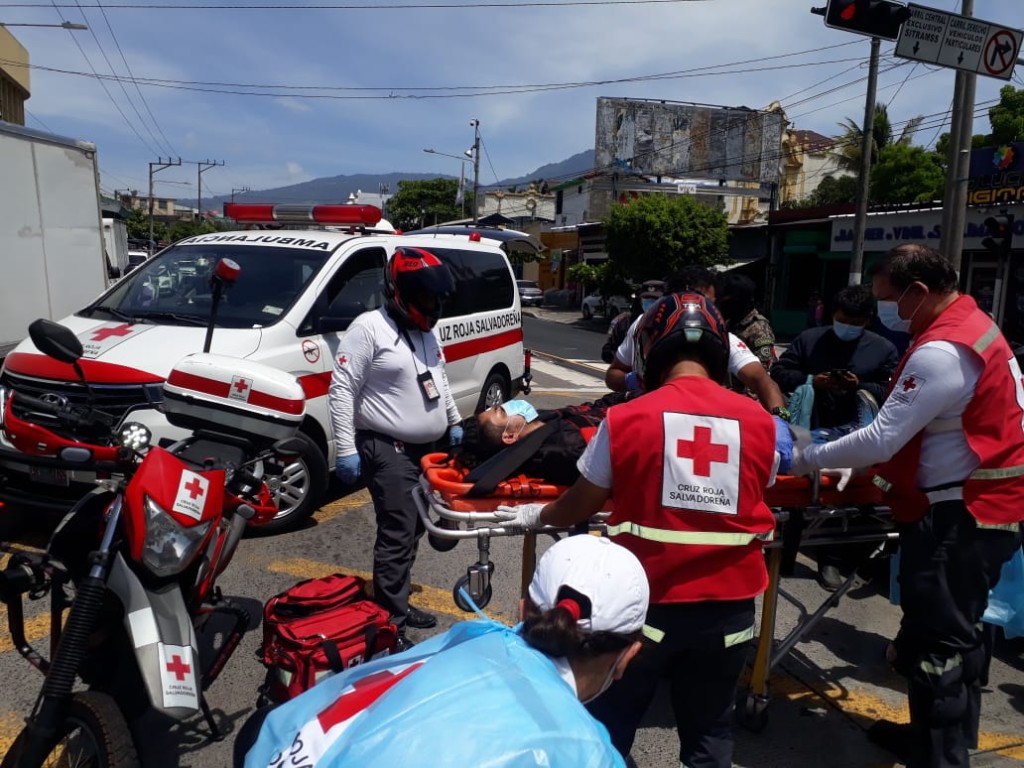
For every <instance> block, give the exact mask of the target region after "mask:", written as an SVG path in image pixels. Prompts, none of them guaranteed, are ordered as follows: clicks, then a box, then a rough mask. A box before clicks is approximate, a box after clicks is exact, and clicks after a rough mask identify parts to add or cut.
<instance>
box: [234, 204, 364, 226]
mask: <svg viewBox="0 0 1024 768" xmlns="http://www.w3.org/2000/svg"><path fill="white" fill-rule="evenodd" d="M224 216H225V217H226V218H229V219H234V220H235V221H237V222H239V223H244V224H273V223H277V224H311V223H312V224H340V225H343V226H357V227H358V226H363V227H372V226H374V225H375V224H377V223H378V222H379V221H380V219H381V212H380V208H378V207H377V206H375V205H273V204H270V203H267V204H261V203H224Z"/></svg>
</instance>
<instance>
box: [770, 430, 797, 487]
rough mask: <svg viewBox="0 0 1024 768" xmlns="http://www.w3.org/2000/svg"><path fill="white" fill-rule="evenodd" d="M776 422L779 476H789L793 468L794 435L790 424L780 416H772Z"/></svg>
mask: <svg viewBox="0 0 1024 768" xmlns="http://www.w3.org/2000/svg"><path fill="white" fill-rule="evenodd" d="M772 419H773V420H774V421H775V450H776V451H778V453H779V474H782V475H785V474H789V470H790V468H791V467H792V466H793V433H792V432H790V431H789V423H788V422H787V421H786V420H785V419H783V418H780V417H779V416H772Z"/></svg>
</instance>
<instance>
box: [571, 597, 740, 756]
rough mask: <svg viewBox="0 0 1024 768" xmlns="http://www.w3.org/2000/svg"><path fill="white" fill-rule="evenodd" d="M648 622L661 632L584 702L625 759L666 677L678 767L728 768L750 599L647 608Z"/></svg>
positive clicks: (673, 604) (669, 604)
mask: <svg viewBox="0 0 1024 768" xmlns="http://www.w3.org/2000/svg"><path fill="white" fill-rule="evenodd" d="M647 624H648V626H650V627H653V628H655V629H657V630H660V631H662V632H664V637H663V638H662V639H661V641H660V642H653V641H651V640H648V639H645V640H644V647H643V649H642V650H641V651H640V653H639V654H638V655H637V657H636V658H635V659H634V660H633V662H632V663H631V664H630V665H629V666H628V667H627V668H626V672H625V674H624V675H623V676H622V679H621V680H619V681H617V682H616V683H614V684H613V685H612V686H611V688H609V689H608V691H607V692H606V693H605V694H604V695H603V696H600V697H599V698H597V699H596V700H595V701H593V702H592V703H591V704H589V705H588V706H587V709H588V710H590V714H591V715H593V716H594V717H595V718H596V719H597V720H599V721H600V722H601V723H603V724H604V726H605V727H606V728H607V729H608V732H609V734H610V735H611V739H612V744H614V745H615V748H616V749H617V750H619V752H620V753H621V754H622V756H623V757H624V758H625V757H627V756H628V755H629V751H630V750H631V749H632V747H633V739H634V737H635V736H636V730H637V728H638V727H639V725H640V721H641V719H642V718H643V716H644V713H645V712H646V711H647V708H648V707H649V706H650V703H651V700H652V699H653V698H654V694H655V692H656V690H657V687H658V683H659V681H661V680H668V681H669V685H670V691H671V699H672V709H673V711H674V713H675V718H676V730H677V732H678V733H679V762H680V763H681V764H682V765H683V766H685V768H731V766H732V752H733V738H732V717H733V709H734V708H735V703H736V686H737V684H738V683H739V678H740V674H741V673H742V672H743V668H744V667H745V666H746V663H747V648H748V645H749V642H750V639H751V637H753V627H754V601H753V600H737V601H723V602H704V603H666V604H660V605H652V606H651V607H650V610H649V611H648V613H647Z"/></svg>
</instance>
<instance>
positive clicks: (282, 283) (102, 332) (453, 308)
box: [0, 204, 529, 530]
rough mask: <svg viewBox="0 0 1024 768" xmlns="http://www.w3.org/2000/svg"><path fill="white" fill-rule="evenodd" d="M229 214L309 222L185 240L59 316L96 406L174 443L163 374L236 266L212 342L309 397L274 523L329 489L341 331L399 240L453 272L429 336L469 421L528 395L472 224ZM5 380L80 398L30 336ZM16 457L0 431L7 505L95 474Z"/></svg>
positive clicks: (510, 283)
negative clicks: (452, 229)
mask: <svg viewBox="0 0 1024 768" xmlns="http://www.w3.org/2000/svg"><path fill="white" fill-rule="evenodd" d="M225 213H226V215H228V216H229V217H230V218H233V219H235V220H236V221H239V222H242V221H245V222H250V223H253V222H264V223H265V224H267V225H271V226H278V227H281V226H282V225H284V224H287V223H297V222H304V223H305V226H306V227H312V228H307V229H304V230H301V231H297V230H292V229H283V228H278V229H276V230H268V229H249V230H244V231H234V232H218V233H214V234H206V235H197V236H195V237H190V238H188V239H185V240H182V241H180V242H178V243H175V244H174V245H172V246H171V247H169V248H167V249H165V250H164V251H162V252H161V253H159V254H157V255H156V256H154V257H153V258H151V259H148V260H147V261H146V262H145V263H144V264H142V265H140V266H139V267H138V268H137V269H135V270H134V271H132V272H131V273H129V274H128V275H127V277H125V278H124V279H123V280H121V281H120V282H119V283H117V285H115V286H114V287H113V288H112V289H110V290H108V291H107V292H106V293H104V294H103V295H101V296H100V297H99V298H98V299H97V300H95V301H94V302H93V303H92V304H90V305H89V306H87V307H85V308H84V309H82V310H81V311H79V312H76V313H75V314H74V315H72V316H70V317H67V318H65V319H64V320H62V321H61V322H62V324H64V325H66V326H68V327H69V328H70V329H71V330H73V331H74V332H75V333H76V334H77V335H78V337H79V338H80V339H81V341H82V344H83V347H84V349H85V357H84V358H83V359H82V360H81V366H82V368H83V370H84V373H85V378H86V379H87V380H88V382H89V385H90V389H91V390H92V397H93V398H94V401H95V402H96V403H97V404H98V405H99V406H100V407H101V408H103V409H105V410H107V411H109V412H110V413H112V414H116V415H117V416H119V417H124V418H125V419H128V420H131V421H138V422H142V423H144V424H146V425H147V426H149V427H150V428H151V429H152V431H153V434H154V436H155V437H158V438H159V437H176V436H179V435H180V433H179V432H177V431H176V430H175V428H174V427H172V426H170V425H169V424H168V423H167V421H166V420H165V418H164V416H163V413H162V412H161V408H160V403H161V383H162V382H163V380H164V378H165V377H166V376H167V375H168V373H169V372H170V370H171V367H172V366H173V365H174V364H175V363H176V362H177V361H178V360H180V359H181V358H182V357H184V356H185V355H188V354H191V353H193V352H201V351H202V349H203V342H204V337H205V334H206V326H207V323H208V318H209V314H210V306H211V289H210V280H209V275H210V270H211V269H213V267H214V265H215V264H216V263H217V261H218V260H219V259H221V258H224V257H227V258H230V259H233V260H234V261H236V262H237V263H238V264H239V265H240V267H241V274H240V276H239V278H238V280H237V282H236V283H235V284H234V286H233V287H231V288H230V290H228V291H227V292H226V294H225V298H224V299H223V300H222V302H221V303H220V306H219V309H218V312H217V317H216V330H215V331H214V333H213V341H212V346H211V349H210V351H211V352H215V353H219V354H225V355H231V356H235V357H240V358H245V359H248V360H253V361H257V362H260V363H264V364H267V365H271V366H274V367H276V368H279V369H280V370H283V371H288V372H290V373H292V374H294V375H295V376H296V377H298V379H299V381H300V382H301V384H302V387H303V389H304V390H305V393H306V397H307V399H308V403H307V409H306V413H307V416H306V419H305V422H304V423H303V425H302V435H303V437H304V438H305V441H306V443H307V447H308V450H307V451H306V452H305V454H304V455H303V456H302V458H301V460H299V461H297V462H295V463H293V464H290V465H287V466H285V465H281V466H276V467H272V468H271V472H272V475H273V478H272V480H273V483H272V490H273V491H274V493H275V496H276V498H277V501H278V504H279V506H280V507H281V513H280V515H279V516H278V517H277V518H276V519H275V520H274V521H273V522H272V523H271V524H270V526H271V528H272V529H273V530H285V529H289V528H293V527H294V526H296V525H298V524H299V523H300V522H301V521H302V520H304V519H305V518H306V517H307V516H308V515H309V514H310V513H311V512H312V511H313V510H314V509H315V508H316V506H317V504H318V502H319V501H320V500H321V497H322V494H323V492H324V490H325V489H326V487H327V483H328V480H329V470H328V468H329V467H333V466H334V445H333V440H332V439H331V426H330V417H329V413H328V408H327V390H328V386H329V384H330V380H331V372H332V370H333V363H334V358H335V352H336V350H337V347H338V342H339V338H340V336H341V335H342V334H343V333H344V332H345V329H346V328H348V326H349V324H350V323H351V322H352V320H353V319H354V318H355V317H356V316H358V315H359V314H360V313H362V312H365V311H367V310H370V309H375V308H377V307H380V306H381V305H382V304H383V303H384V297H383V294H382V279H383V269H384V265H385V263H386V262H387V260H388V258H389V257H390V256H391V254H392V253H394V250H395V248H396V247H398V246H400V245H406V246H416V247H420V248H425V249H427V250H429V251H430V252H431V253H433V254H435V255H436V256H437V257H438V258H439V259H441V260H442V261H443V262H444V263H445V264H447V265H448V267H449V268H450V270H451V272H452V276H453V277H454V278H455V285H456V290H455V294H454V295H453V296H452V297H450V298H449V299H448V301H447V302H446V303H445V305H444V313H443V316H442V319H441V321H440V322H439V323H438V325H437V327H436V329H435V333H436V334H437V336H438V338H439V339H440V341H441V344H442V346H443V348H444V353H445V357H446V359H447V363H448V367H447V370H448V380H449V382H450V384H451V387H452V391H453V394H454V395H455V401H456V403H457V404H458V407H459V410H460V411H461V412H462V414H463V415H469V414H471V413H473V412H474V411H476V410H478V409H480V408H483V407H485V406H488V405H493V404H496V403H500V402H503V401H504V400H506V399H508V398H509V397H511V395H512V394H514V393H515V392H518V391H519V390H520V389H522V387H523V384H524V375H527V379H526V381H527V383H528V381H529V378H528V373H527V364H526V361H525V359H524V349H523V330H522V317H521V315H520V306H519V294H518V291H516V286H515V276H514V274H513V272H512V269H511V267H510V265H509V262H508V259H507V257H506V255H505V252H504V251H503V249H502V247H501V243H499V242H497V241H494V240H491V239H489V238H487V237H486V236H481V233H480V232H479V231H470V230H467V231H466V235H465V236H464V237H459V238H451V237H448V238H437V237H435V236H431V235H430V234H411V235H402V234H399V233H396V232H395V231H394V229H393V228H391V226H390V224H388V223H387V222H386V221H383V220H382V219H381V213H380V211H379V210H378V209H377V208H374V207H373V206H366V205H321V206H312V207H310V206H273V205H250V204H227V205H226V206H225ZM317 225H320V226H321V227H327V229H323V228H315V227H317ZM0 386H3V387H6V388H8V389H10V390H14V392H15V393H17V392H19V391H21V392H25V393H28V394H31V395H35V396H37V397H38V396H42V395H47V396H48V397H51V398H53V397H56V398H66V400H67V401H68V402H84V401H85V399H86V397H87V396H88V393H87V392H86V390H85V388H84V387H83V386H82V385H81V384H80V383H79V381H78V377H77V375H76V374H75V373H74V371H73V370H72V369H71V367H70V366H68V365H65V364H63V363H58V362H56V361H54V360H53V359H51V358H48V357H46V356H44V355H42V354H40V353H39V352H38V350H37V349H36V348H35V347H34V346H33V345H32V343H31V341H29V340H25V341H23V342H22V343H21V344H20V345H19V346H18V347H17V348H16V349H15V350H14V351H13V352H11V353H10V354H9V355H8V356H7V358H6V360H5V362H4V367H3V371H2V374H0ZM16 401H17V398H16V397H15V398H14V402H15V403H16ZM17 459H18V454H17V453H16V452H14V451H13V448H12V446H10V445H7V444H3V443H2V438H0V473H2V474H3V476H4V477H5V480H6V482H4V483H0V499H2V500H4V501H7V502H8V503H18V502H21V503H27V504H31V505H35V506H50V507H54V508H67V507H69V506H70V503H71V502H73V501H74V500H75V499H76V498H78V497H79V496H80V495H81V493H82V490H83V485H82V483H84V482H88V481H89V480H90V479H91V478H90V477H89V476H88V475H86V474H85V473H71V474H70V476H69V475H68V474H67V473H62V472H54V471H53V470H50V471H46V470H44V469H40V468H37V467H30V466H28V465H26V464H23V463H19V462H18V460H17Z"/></svg>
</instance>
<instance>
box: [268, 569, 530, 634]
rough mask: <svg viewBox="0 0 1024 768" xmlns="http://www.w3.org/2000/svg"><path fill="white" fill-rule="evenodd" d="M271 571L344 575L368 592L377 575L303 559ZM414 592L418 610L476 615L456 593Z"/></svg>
mask: <svg viewBox="0 0 1024 768" xmlns="http://www.w3.org/2000/svg"><path fill="white" fill-rule="evenodd" d="M267 570H269V571H272V572H274V573H286V574H288V575H289V576H295V577H297V578H299V579H317V578H320V577H322V576H329V575H330V574H332V573H338V572H343V573H346V574H349V575H351V576H358V577H359V578H361V579H364V580H365V581H366V586H367V589H368V590H371V591H372V589H373V574H372V573H370V572H368V571H360V570H356V569H354V568H343V567H341V566H336V565H328V564H327V563H320V562H317V561H316V560H307V559H305V558H301V557H293V558H290V559H288V560H277V561H275V562H272V563H270V564H269V565H268V566H267ZM412 593H413V594H414V595H416V607H417V608H422V609H425V610H428V611H430V612H432V613H443V614H445V615H446V616H454V617H455V618H457V619H468V618H472V617H473V616H475V615H476V614H472V613H465V612H464V611H461V610H459V608H458V606H457V605H455V601H454V600H452V593H451V592H449V591H447V590H444V589H438V588H437V587H431V586H429V585H427V584H413V585H412ZM488 615H489V616H491V618H493V619H494V620H496V621H500V622H502V623H503V624H510V623H511V621H510V620H509V618H508V617H507V616H502V615H499V614H492V613H488Z"/></svg>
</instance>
